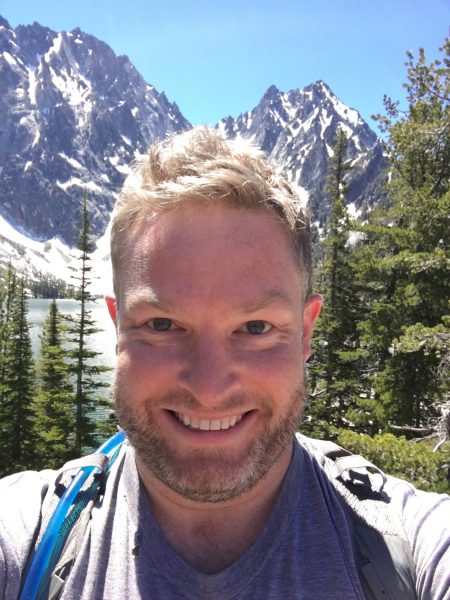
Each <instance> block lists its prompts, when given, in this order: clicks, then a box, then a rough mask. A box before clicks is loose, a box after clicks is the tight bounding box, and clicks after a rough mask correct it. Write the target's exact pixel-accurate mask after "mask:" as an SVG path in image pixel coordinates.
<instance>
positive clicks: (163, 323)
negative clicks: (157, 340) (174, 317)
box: [149, 317, 172, 331]
mask: <svg viewBox="0 0 450 600" xmlns="http://www.w3.org/2000/svg"><path fill="white" fill-rule="evenodd" d="M149 326H150V327H151V328H152V329H154V330H155V331H169V329H170V328H171V327H172V321H171V320H170V319H166V318H164V317H156V318H155V319H152V320H151V321H149Z"/></svg>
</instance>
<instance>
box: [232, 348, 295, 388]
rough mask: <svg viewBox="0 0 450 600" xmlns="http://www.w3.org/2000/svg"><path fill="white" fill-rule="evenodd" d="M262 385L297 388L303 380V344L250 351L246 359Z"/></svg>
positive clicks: (247, 365)
mask: <svg viewBox="0 0 450 600" xmlns="http://www.w3.org/2000/svg"><path fill="white" fill-rule="evenodd" d="M244 364H245V367H246V369H247V371H248V372H249V373H250V372H251V373H252V375H253V377H254V378H255V380H256V381H258V382H259V384H260V385H266V386H269V387H271V388H274V390H275V391H277V390H280V391H281V389H286V390H293V389H296V388H297V387H298V386H299V385H300V384H301V383H302V381H303V360H302V351H301V345H300V344H298V345H295V346H293V345H286V346H281V347H278V348H274V349H271V350H267V351H263V352H255V353H250V354H248V355H247V356H246V358H245V361H244Z"/></svg>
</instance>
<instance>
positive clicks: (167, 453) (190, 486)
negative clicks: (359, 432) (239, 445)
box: [114, 381, 305, 503]
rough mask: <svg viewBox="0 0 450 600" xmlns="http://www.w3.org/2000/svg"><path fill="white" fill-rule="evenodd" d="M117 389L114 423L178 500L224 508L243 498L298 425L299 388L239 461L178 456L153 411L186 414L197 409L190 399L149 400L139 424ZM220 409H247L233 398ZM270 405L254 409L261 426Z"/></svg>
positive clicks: (217, 455)
mask: <svg viewBox="0 0 450 600" xmlns="http://www.w3.org/2000/svg"><path fill="white" fill-rule="evenodd" d="M118 388H119V386H118V385H117V381H116V383H115V394H114V395H115V399H116V411H117V415H118V418H119V422H120V424H121V426H122V427H123V429H124V430H125V432H126V433H127V436H128V439H129V440H130V443H131V445H132V446H133V447H134V448H135V451H136V453H137V456H138V457H139V459H140V460H141V461H142V463H143V464H144V465H145V466H146V467H147V468H148V469H150V471H151V472H152V473H153V474H154V475H155V476H156V477H157V478H158V479H159V480H160V481H162V482H163V483H164V484H166V485H167V486H168V487H169V488H171V489H172V490H173V491H175V492H177V493H178V494H180V495H181V496H183V497H185V498H188V499H190V500H195V501H199V502H211V503H213V502H214V503H215V502H224V501H227V500H230V499H232V498H236V497H238V496H240V495H242V494H244V493H245V492H247V491H248V490H250V489H251V488H252V487H254V486H255V485H256V484H257V483H258V482H259V481H260V480H261V479H262V478H263V477H264V476H265V474H266V473H267V472H268V471H269V469H270V468H271V467H272V466H273V465H274V464H275V463H276V462H277V461H278V460H279V458H280V457H281V455H282V454H283V452H284V450H285V449H286V448H287V447H288V446H289V444H291V443H292V440H293V437H294V433H295V431H296V430H297V428H298V426H299V424H300V419H301V414H302V409H303V399H304V395H305V393H304V388H303V387H301V388H298V389H297V391H296V392H295V393H294V394H293V395H292V398H291V402H290V403H289V405H288V407H287V411H286V414H284V415H283V416H282V417H280V419H279V420H278V422H277V423H276V424H275V425H272V426H271V427H269V426H266V428H265V429H264V430H263V431H262V432H261V434H260V435H259V436H258V437H256V438H254V439H253V440H250V441H249V443H248V445H247V448H246V449H245V451H244V452H242V454H241V456H240V457H233V458H226V457H224V456H223V455H222V453H221V451H220V450H219V449H213V450H212V451H210V452H208V453H205V451H204V450H201V451H200V450H192V451H191V452H188V453H183V455H180V454H178V453H177V452H176V451H175V450H174V449H173V448H171V446H170V443H169V442H168V441H166V440H164V439H163V438H161V437H160V435H159V429H158V426H157V424H156V423H155V419H154V412H155V408H156V407H158V406H172V407H177V408H178V407H180V409H181V408H184V409H186V407H191V408H192V407H195V405H198V402H197V400H196V399H195V398H194V397H193V396H191V395H187V394H184V393H181V394H178V393H169V394H166V395H164V396H162V397H158V398H151V399H150V398H149V399H147V400H146V401H145V403H144V411H143V412H144V414H145V417H144V419H142V417H140V416H138V415H137V414H136V412H133V411H132V406H133V402H131V401H129V400H128V399H127V397H126V395H125V394H121V393H120V392H119V389H118ZM225 404H226V407H227V408H228V410H230V409H232V408H236V409H237V408H239V407H240V406H241V407H243V406H249V403H248V399H247V400H246V399H245V398H244V397H243V396H233V397H231V398H229V399H228V400H227V401H226V403H225ZM225 404H224V407H225ZM272 404H273V403H272V402H271V401H270V398H261V397H259V398H258V399H257V402H256V404H255V403H254V405H256V406H258V410H259V411H260V413H261V416H262V417H264V418H266V420H267V423H269V422H270V421H271V418H272V415H273V409H272ZM224 407H222V408H224ZM180 412H182V411H181V410H180ZM141 414H142V411H141Z"/></svg>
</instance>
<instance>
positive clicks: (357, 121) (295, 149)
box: [217, 80, 385, 224]
mask: <svg viewBox="0 0 450 600" xmlns="http://www.w3.org/2000/svg"><path fill="white" fill-rule="evenodd" d="M217 127H218V128H219V129H221V130H222V131H224V133H225V134H226V135H227V136H229V137H235V136H237V135H240V136H242V137H243V138H247V139H250V140H251V141H253V142H254V143H256V144H258V145H259V146H261V147H262V148H263V150H265V152H266V153H267V154H268V155H269V157H270V158H273V159H274V160H275V161H276V163H277V164H279V165H282V166H283V170H284V172H285V174H286V176H287V177H288V179H289V180H290V182H291V183H292V184H293V185H294V186H295V187H297V189H298V190H299V192H300V194H301V196H302V197H303V198H304V199H305V201H306V200H308V201H309V203H310V205H311V208H312V210H313V214H314V216H315V218H316V219H317V220H318V221H319V223H321V224H323V223H324V221H325V219H326V215H327V212H328V204H329V202H328V200H327V198H326V196H325V194H324V179H325V174H326V172H327V170H328V165H329V162H330V158H331V156H332V155H333V144H334V138H335V135H336V132H337V130H338V128H341V129H343V130H344V132H345V133H346V135H347V137H348V140H349V143H348V158H349V159H351V160H352V161H353V164H354V166H355V168H354V169H353V171H352V174H351V177H350V189H349V194H348V198H349V202H352V203H354V204H355V207H356V208H362V209H363V210H364V209H365V208H367V207H368V206H369V205H370V204H371V203H373V198H374V196H376V195H377V194H379V195H381V186H382V180H383V176H382V175H381V173H382V171H383V169H384V167H385V162H384V158H383V153H382V149H381V143H380V141H379V139H378V138H377V136H376V134H375V133H374V132H373V131H372V130H371V129H370V127H369V126H368V125H367V123H365V122H364V121H363V119H362V118H361V116H360V115H359V113H358V112H357V111H356V110H354V109H351V108H349V107H348V106H346V105H345V104H343V103H342V102H341V101H340V100H339V99H338V98H337V97H336V96H335V95H334V94H333V92H332V91H331V89H330V87H329V86H328V85H327V84H326V83H324V82H323V81H321V80H318V81H316V82H314V83H312V84H310V85H308V86H306V87H305V88H303V89H294V90H289V91H288V92H282V91H280V90H278V88H276V87H275V86H271V87H270V88H269V89H268V90H267V91H266V92H265V93H264V95H263V97H262V98H261V101H260V102H259V104H258V105H257V106H256V107H255V108H254V109H253V110H251V111H248V112H246V113H243V114H241V115H239V116H238V117H237V118H236V119H232V118H231V117H229V118H228V119H224V120H222V121H220V122H219V123H218V125H217ZM369 167H370V168H369Z"/></svg>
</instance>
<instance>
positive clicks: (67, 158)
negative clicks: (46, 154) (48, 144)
mask: <svg viewBox="0 0 450 600" xmlns="http://www.w3.org/2000/svg"><path fill="white" fill-rule="evenodd" d="M58 156H60V157H61V158H63V159H64V160H65V161H66V162H68V163H69V165H71V166H72V167H73V168H74V169H78V170H79V171H81V170H83V165H82V164H81V163H79V162H78V161H77V160H75V158H70V156H67V154H64V152H59V154H58Z"/></svg>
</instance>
